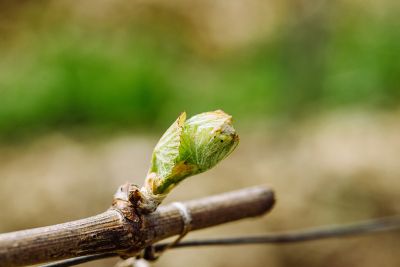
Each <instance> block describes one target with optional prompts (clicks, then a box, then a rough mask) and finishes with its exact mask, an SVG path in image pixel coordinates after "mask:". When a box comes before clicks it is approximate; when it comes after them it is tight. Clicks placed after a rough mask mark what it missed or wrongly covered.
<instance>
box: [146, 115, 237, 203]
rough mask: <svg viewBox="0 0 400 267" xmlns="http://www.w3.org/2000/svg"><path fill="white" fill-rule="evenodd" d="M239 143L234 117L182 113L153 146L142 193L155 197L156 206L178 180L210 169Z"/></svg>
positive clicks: (151, 197)
mask: <svg viewBox="0 0 400 267" xmlns="http://www.w3.org/2000/svg"><path fill="white" fill-rule="evenodd" d="M238 143H239V136H238V135H237V134H236V131H235V129H234V128H233V126H232V116H230V115H228V114H226V113H224V112H223V111H221V110H217V111H213V112H205V113H201V114H198V115H195V116H193V117H191V118H190V119H188V120H186V113H185V112H183V113H182V114H181V115H180V116H179V117H178V119H177V120H176V121H175V122H174V123H173V124H172V125H171V126H170V127H169V128H168V130H167V131H166V132H165V134H164V135H163V136H162V137H161V139H160V141H159V142H158V144H157V145H156V147H155V148H154V151H153V157H152V161H151V166H150V169H149V172H148V175H147V177H146V181H145V185H144V187H143V188H142V190H141V191H142V193H143V194H144V195H145V196H146V198H150V199H153V200H154V201H155V202H156V203H154V204H155V205H158V204H160V203H161V201H162V199H163V198H165V196H166V194H167V193H168V192H169V191H170V190H171V189H172V188H174V187H175V186H176V185H177V184H178V183H179V182H181V181H182V180H183V179H185V178H186V177H188V176H191V175H195V174H198V173H201V172H204V171H207V170H209V169H211V168H212V167H214V166H215V165H216V164H217V163H218V162H220V161H221V160H223V159H224V158H225V157H227V156H228V155H229V154H230V153H231V152H232V151H233V150H234V149H235V148H236V146H237V145H238ZM154 201H153V202H154ZM153 206H154V205H153ZM151 209H155V207H152V208H151Z"/></svg>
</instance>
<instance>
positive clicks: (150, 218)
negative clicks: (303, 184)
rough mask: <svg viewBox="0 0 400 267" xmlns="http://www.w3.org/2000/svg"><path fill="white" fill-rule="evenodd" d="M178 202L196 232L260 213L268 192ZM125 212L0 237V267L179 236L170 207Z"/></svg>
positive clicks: (127, 250) (133, 247)
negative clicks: (139, 213)
mask: <svg viewBox="0 0 400 267" xmlns="http://www.w3.org/2000/svg"><path fill="white" fill-rule="evenodd" d="M184 204H185V205H186V207H187V208H188V210H189V212H190V214H191V217H192V223H191V230H198V229H202V228H206V227H210V226H214V225H218V224H222V223H226V222H230V221H235V220H239V219H242V218H247V217H253V216H259V215H262V214H264V213H265V212H267V211H269V210H270V209H271V208H272V206H273V204H274V194H273V191H272V190H270V189H267V188H264V187H254V188H247V189H243V190H239V191H235V192H230V193H225V194H221V195H217V196H212V197H206V198H203V199H198V200H192V201H188V202H184ZM127 212H128V211H127V210H120V209H119V208H116V207H114V208H111V209H109V210H107V211H106V212H104V213H102V214H99V215H96V216H93V217H90V218H86V219H82V220H78V221H74V222H68V223H63V224H58V225H54V226H48V227H41V228H36V229H31V230H24V231H18V232H13V233H6V234H1V235H0V266H1V267H5V266H10V267H11V266H23V265H30V264H37V263H43V262H48V261H54V260H60V259H66V258H72V257H76V256H82V255H91V254H98V253H104V252H116V253H118V254H119V255H121V256H130V255H135V254H136V253H137V252H138V251H140V250H142V249H143V248H145V247H146V246H148V245H150V244H153V243H154V242H157V241H159V240H161V239H164V238H167V237H170V236H173V235H178V234H180V233H181V231H182V228H183V221H182V218H181V214H180V212H179V210H178V209H177V207H176V206H174V205H167V206H161V207H159V208H158V209H157V210H156V211H155V212H154V213H151V214H147V215H141V216H138V217H136V216H129V214H127ZM131 212H134V210H131ZM132 218H137V220H136V219H134V220H132Z"/></svg>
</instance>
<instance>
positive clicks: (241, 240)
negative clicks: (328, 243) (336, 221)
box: [42, 215, 400, 267]
mask: <svg viewBox="0 0 400 267" xmlns="http://www.w3.org/2000/svg"><path fill="white" fill-rule="evenodd" d="M398 229H400V216H399V215H398V216H392V217H385V218H378V219H373V220H366V221H361V222H357V223H351V224H344V225H331V226H325V227H318V228H309V229H306V230H301V231H293V232H286V233H277V234H267V235H260V236H244V237H231V238H214V239H204V240H189V241H182V242H180V243H177V244H174V245H173V246H170V247H169V248H185V247H199V246H220V245H250V244H288V243H299V242H305V241H313V240H320V239H328V238H339V237H347V236H355V235H362V234H371V233H377V232H384V231H393V230H398ZM167 246H169V244H168V243H161V244H155V245H154V250H155V251H156V252H157V251H163V250H164V249H165V247H167ZM116 256H118V255H117V254H116V253H104V254H96V255H89V256H82V257H76V258H72V259H68V260H63V261H59V262H55V263H50V264H46V265H42V267H68V266H74V265H77V264H81V263H85V262H89V261H94V260H99V259H104V258H110V257H116Z"/></svg>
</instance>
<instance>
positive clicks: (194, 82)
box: [0, 0, 400, 137]
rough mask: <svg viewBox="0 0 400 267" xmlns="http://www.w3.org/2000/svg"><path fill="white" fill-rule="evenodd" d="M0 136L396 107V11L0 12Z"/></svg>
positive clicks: (152, 5)
mask: <svg viewBox="0 0 400 267" xmlns="http://www.w3.org/2000/svg"><path fill="white" fill-rule="evenodd" d="M0 9H1V11H0V12H1V14H2V15H1V18H0V36H1V40H2V41H1V43H0V57H1V61H0V135H1V136H3V137H10V136H20V135H26V134H31V133H37V132H42V131H47V130H49V129H50V130H52V129H59V128H64V129H65V128H71V127H72V126H74V127H75V126H85V127H87V126H88V127H93V126H95V127H106V128H109V127H110V126H111V127H112V129H121V128H130V129H131V128H135V129H137V128H144V129H152V128H154V127H156V128H160V127H162V128H165V127H166V126H167V125H168V124H169V123H170V122H171V118H173V117H175V116H176V114H178V113H179V112H181V111H183V110H187V111H188V112H189V113H191V114H194V113H197V112H201V111H205V110H213V109H216V108H221V109H224V110H226V111H227V112H230V113H232V114H233V115H234V117H235V118H237V119H238V121H241V120H242V118H243V119H244V121H247V119H249V118H256V119H257V120H266V119H268V118H271V117H272V118H273V117H276V116H277V118H290V119H293V118H298V117H302V116H304V115H308V114H313V113H315V112H319V111H324V110H329V109H332V108H337V107H342V106H353V105H357V106H362V107H366V108H384V109H387V108H394V107H397V106H398V104H399V103H400V86H399V82H398V74H399V73H400V31H399V28H400V20H399V19H398V11H399V10H400V9H399V8H398V4H397V2H396V1H388V0H387V1H382V2H381V1H379V2H378V1H375V2H368V3H366V2H364V1H335V2H331V1H315V2H309V1H287V2H285V1H284V2H281V1H267V2H264V1H258V0H253V1H250V2H247V1H233V2H232V3H231V2H230V1H229V3H226V2H225V1H217V2H214V1H204V2H203V1H202V2H201V3H195V2H191V1H188V2H185V1H168V3H164V2H163V1H157V0H154V1H134V2H133V3H132V2H131V1H78V2H76V1H72V2H71V1H40V2H29V1H25V2H7V3H2V4H1V8H0Z"/></svg>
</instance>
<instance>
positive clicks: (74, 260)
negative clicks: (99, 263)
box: [41, 253, 118, 267]
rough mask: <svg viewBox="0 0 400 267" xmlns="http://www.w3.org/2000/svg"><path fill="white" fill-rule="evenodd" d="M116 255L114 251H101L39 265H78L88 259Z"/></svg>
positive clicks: (64, 266)
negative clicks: (100, 252)
mask: <svg viewBox="0 0 400 267" xmlns="http://www.w3.org/2000/svg"><path fill="white" fill-rule="evenodd" d="M117 256H118V254H116V253H102V254H95V255H88V256H81V257H76V258H72V259H67V260H62V261H57V262H52V263H49V264H45V265H42V266H41V267H69V266H74V265H78V264H81V263H85V262H89V261H95V260H100V259H105V258H111V257H117Z"/></svg>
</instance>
